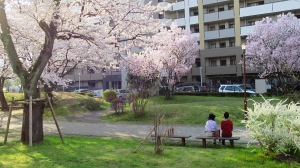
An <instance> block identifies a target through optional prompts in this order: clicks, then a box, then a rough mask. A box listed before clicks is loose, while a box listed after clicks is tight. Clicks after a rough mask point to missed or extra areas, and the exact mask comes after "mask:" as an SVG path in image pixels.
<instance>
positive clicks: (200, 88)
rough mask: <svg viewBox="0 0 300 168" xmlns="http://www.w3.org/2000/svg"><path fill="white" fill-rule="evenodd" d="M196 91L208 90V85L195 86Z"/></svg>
mask: <svg viewBox="0 0 300 168" xmlns="http://www.w3.org/2000/svg"><path fill="white" fill-rule="evenodd" d="M194 88H195V91H196V92H208V87H206V86H199V85H196V86H194Z"/></svg>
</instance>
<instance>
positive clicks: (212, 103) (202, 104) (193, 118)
mask: <svg viewBox="0 0 300 168" xmlns="http://www.w3.org/2000/svg"><path fill="white" fill-rule="evenodd" d="M249 99H254V100H255V101H263V98H262V97H251V98H249ZM154 104H155V105H154ZM243 105H244V98H242V97H209V96H175V97H174V99H173V100H165V98H164V96H157V97H153V98H151V99H150V101H149V103H148V106H147V109H146V115H145V116H138V115H135V114H134V113H133V111H132V110H131V109H130V108H129V107H127V108H126V109H125V114H119V115H116V114H114V113H108V114H107V115H105V116H102V117H101V120H102V121H106V122H137V123H151V122H153V118H154V116H155V111H157V112H159V113H165V118H164V122H167V123H172V124H181V125H204V124H205V122H206V120H207V117H208V115H209V114H210V113H213V114H215V115H216V122H217V123H220V122H221V120H222V119H223V114H224V112H226V111H227V112H229V113H230V119H231V120H232V121H233V122H234V124H235V125H236V126H240V125H243V124H242V123H241V120H243V119H244V113H243V108H244V106H243ZM248 107H250V108H251V107H253V102H252V101H248Z"/></svg>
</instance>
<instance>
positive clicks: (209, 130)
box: [205, 114, 219, 145]
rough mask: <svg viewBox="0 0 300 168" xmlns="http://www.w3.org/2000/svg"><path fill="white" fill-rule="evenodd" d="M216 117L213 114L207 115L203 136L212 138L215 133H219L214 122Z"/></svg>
mask: <svg viewBox="0 0 300 168" xmlns="http://www.w3.org/2000/svg"><path fill="white" fill-rule="evenodd" d="M215 118H216V116H215V115H214V114H209V116H208V120H207V121H206V124H205V135H206V136H210V137H214V136H215V132H217V131H219V129H218V126H217V123H216V121H215ZM213 144H214V145H215V144H216V139H214V143H213Z"/></svg>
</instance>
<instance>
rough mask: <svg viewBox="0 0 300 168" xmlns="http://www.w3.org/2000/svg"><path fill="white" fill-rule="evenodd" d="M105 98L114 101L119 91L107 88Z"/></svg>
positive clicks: (104, 93)
mask: <svg viewBox="0 0 300 168" xmlns="http://www.w3.org/2000/svg"><path fill="white" fill-rule="evenodd" d="M103 98H104V100H105V101H107V102H112V101H113V100H114V99H116V98H117V92H116V91H114V90H105V91H104V92H103Z"/></svg>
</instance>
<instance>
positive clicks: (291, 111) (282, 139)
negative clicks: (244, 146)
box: [246, 99, 300, 152]
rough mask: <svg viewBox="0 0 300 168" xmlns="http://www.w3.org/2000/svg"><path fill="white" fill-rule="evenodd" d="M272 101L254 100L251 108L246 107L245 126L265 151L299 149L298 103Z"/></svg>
mask: <svg viewBox="0 0 300 168" xmlns="http://www.w3.org/2000/svg"><path fill="white" fill-rule="evenodd" d="M252 101H254V100H252ZM272 101H276V99H268V100H267V99H264V102H255V101H254V107H253V109H251V108H248V109H247V110H248V111H247V117H248V122H247V125H246V128H247V130H249V132H250V134H251V137H252V138H253V140H258V141H259V143H260V145H261V147H262V148H264V149H265V150H266V152H278V151H282V152H285V151H289V152H290V151H294V152H296V151H297V150H299V149H300V106H299V105H300V103H299V102H298V103H294V102H291V103H287V100H285V101H279V102H277V103H273V102H272ZM277 101H278V100H277ZM271 102H272V103H271Z"/></svg>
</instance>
